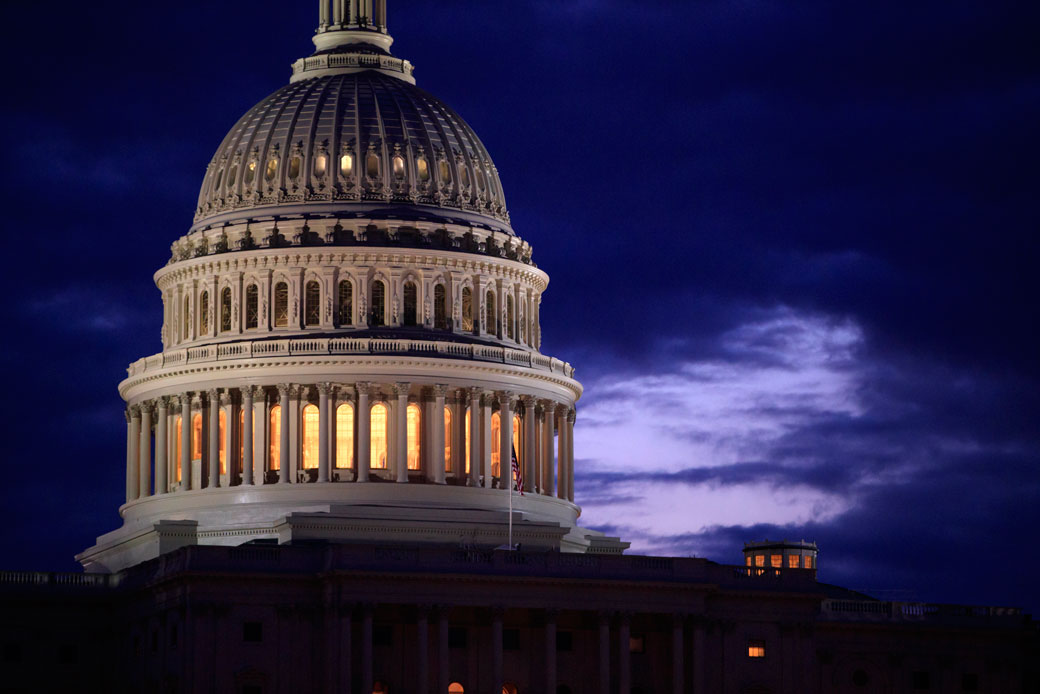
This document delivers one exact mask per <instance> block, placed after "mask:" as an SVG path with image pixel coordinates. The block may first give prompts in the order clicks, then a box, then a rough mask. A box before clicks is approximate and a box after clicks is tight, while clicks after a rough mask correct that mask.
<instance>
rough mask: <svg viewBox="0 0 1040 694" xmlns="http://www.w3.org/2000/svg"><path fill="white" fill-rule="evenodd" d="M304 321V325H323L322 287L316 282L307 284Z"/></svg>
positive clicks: (312, 281)
mask: <svg viewBox="0 0 1040 694" xmlns="http://www.w3.org/2000/svg"><path fill="white" fill-rule="evenodd" d="M303 321H304V325H318V324H320V323H321V285H320V284H318V283H317V282H316V281H315V280H311V281H310V282H308V283H307V287H306V291H305V292H304V307H303Z"/></svg>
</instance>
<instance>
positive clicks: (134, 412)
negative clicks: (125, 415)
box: [127, 405, 141, 421]
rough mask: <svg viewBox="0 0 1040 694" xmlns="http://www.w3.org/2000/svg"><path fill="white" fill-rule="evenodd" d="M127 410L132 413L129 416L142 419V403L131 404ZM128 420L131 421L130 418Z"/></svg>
mask: <svg viewBox="0 0 1040 694" xmlns="http://www.w3.org/2000/svg"><path fill="white" fill-rule="evenodd" d="M127 412H129V413H130V415H129V416H130V418H132V419H140V418H141V406H140V405H131V406H130V407H128V408H127ZM127 421H129V419H128V420H127Z"/></svg>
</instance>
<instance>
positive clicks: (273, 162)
mask: <svg viewBox="0 0 1040 694" xmlns="http://www.w3.org/2000/svg"><path fill="white" fill-rule="evenodd" d="M276 175H278V157H271V158H270V159H268V160H267V173H265V174H264V177H265V178H266V179H267V180H268V181H273V180H274V177H275V176H276Z"/></svg>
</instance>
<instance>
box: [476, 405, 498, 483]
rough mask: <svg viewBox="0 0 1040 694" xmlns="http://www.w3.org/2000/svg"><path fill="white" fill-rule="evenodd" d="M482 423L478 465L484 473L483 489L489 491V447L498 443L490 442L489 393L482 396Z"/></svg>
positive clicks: (490, 480)
mask: <svg viewBox="0 0 1040 694" xmlns="http://www.w3.org/2000/svg"><path fill="white" fill-rule="evenodd" d="M483 415H484V416H483V420H484V421H483V422H481V435H480V440H481V454H480V464H481V469H482V470H483V471H484V487H485V488H486V489H491V482H492V478H491V447H492V446H497V445H498V442H497V441H494V442H492V441H491V415H492V412H491V393H485V394H484V409H483Z"/></svg>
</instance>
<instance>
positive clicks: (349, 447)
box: [336, 404, 354, 468]
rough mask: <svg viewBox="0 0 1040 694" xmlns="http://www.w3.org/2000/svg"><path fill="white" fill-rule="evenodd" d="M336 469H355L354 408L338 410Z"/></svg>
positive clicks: (342, 407)
mask: <svg viewBox="0 0 1040 694" xmlns="http://www.w3.org/2000/svg"><path fill="white" fill-rule="evenodd" d="M336 467H338V468H352V467H354V407H353V406H352V405H348V404H343V405H340V406H339V407H337V408H336Z"/></svg>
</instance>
